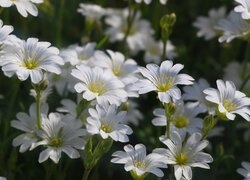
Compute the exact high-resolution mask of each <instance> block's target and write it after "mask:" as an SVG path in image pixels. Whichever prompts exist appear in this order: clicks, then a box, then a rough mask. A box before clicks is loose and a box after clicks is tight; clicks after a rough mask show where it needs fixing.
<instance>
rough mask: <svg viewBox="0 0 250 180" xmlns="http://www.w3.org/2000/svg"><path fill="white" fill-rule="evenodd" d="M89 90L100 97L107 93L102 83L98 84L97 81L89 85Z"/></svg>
mask: <svg viewBox="0 0 250 180" xmlns="http://www.w3.org/2000/svg"><path fill="white" fill-rule="evenodd" d="M89 90H90V91H92V92H93V93H98V95H102V94H104V93H105V92H107V88H105V84H104V82H99V81H98V80H95V81H94V82H92V83H91V82H90V83H89Z"/></svg>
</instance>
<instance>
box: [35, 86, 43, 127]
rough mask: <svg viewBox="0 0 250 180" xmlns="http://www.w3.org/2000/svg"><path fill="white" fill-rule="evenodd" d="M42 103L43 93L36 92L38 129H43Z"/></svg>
mask: <svg viewBox="0 0 250 180" xmlns="http://www.w3.org/2000/svg"><path fill="white" fill-rule="evenodd" d="M40 101H41V93H40V91H38V92H36V117H37V127H38V129H41V128H42V126H41V119H40V117H41V116H40V105H41V103H40Z"/></svg>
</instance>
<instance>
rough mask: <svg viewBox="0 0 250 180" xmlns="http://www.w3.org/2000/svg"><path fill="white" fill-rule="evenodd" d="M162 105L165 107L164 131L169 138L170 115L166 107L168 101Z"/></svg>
mask: <svg viewBox="0 0 250 180" xmlns="http://www.w3.org/2000/svg"><path fill="white" fill-rule="evenodd" d="M164 107H165V114H166V121H167V127H166V128H167V129H166V132H167V137H168V138H170V118H171V115H169V112H168V111H169V109H168V103H164Z"/></svg>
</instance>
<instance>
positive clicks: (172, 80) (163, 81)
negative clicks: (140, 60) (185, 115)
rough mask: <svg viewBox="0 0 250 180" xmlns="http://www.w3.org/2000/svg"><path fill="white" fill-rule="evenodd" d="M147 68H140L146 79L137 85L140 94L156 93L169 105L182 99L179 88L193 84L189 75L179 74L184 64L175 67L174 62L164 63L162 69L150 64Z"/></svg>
mask: <svg viewBox="0 0 250 180" xmlns="http://www.w3.org/2000/svg"><path fill="white" fill-rule="evenodd" d="M146 67H147V68H144V67H140V68H139V71H140V72H141V74H142V75H143V76H144V77H145V78H146V79H143V80H140V81H139V82H138V83H137V87H138V89H139V94H144V93H147V92H150V91H156V92H157V93H158V97H159V99H160V101H161V102H163V103H169V102H170V101H171V98H172V99H176V100H178V99H180V98H181V91H180V89H179V88H178V87H177V85H178V84H181V85H191V84H193V82H192V81H193V80H194V79H193V78H192V77H191V76H189V75H187V74H178V73H179V71H180V70H181V69H183V67H184V66H183V65H182V64H175V65H173V62H172V61H168V60H167V61H164V62H162V63H161V65H160V67H159V66H158V65H156V64H148V65H147V66H146Z"/></svg>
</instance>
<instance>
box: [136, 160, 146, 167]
mask: <svg viewBox="0 0 250 180" xmlns="http://www.w3.org/2000/svg"><path fill="white" fill-rule="evenodd" d="M134 166H135V167H137V168H138V169H141V168H143V169H145V168H146V163H145V161H144V160H142V161H136V160H134Z"/></svg>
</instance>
